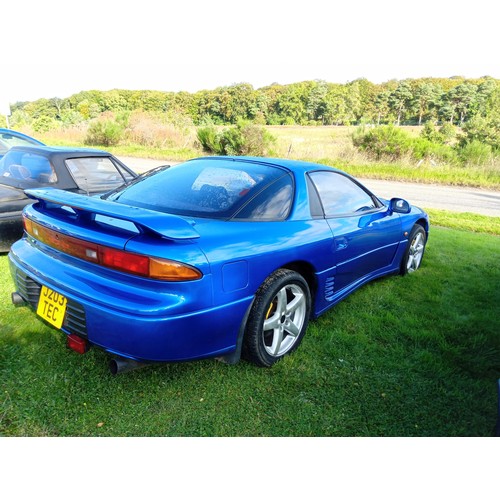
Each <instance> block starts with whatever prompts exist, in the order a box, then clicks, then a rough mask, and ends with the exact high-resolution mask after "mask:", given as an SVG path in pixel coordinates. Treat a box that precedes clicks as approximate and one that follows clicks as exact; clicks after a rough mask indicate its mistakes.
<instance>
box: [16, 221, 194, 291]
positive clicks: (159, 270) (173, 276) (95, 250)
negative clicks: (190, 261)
mask: <svg viewBox="0 0 500 500" xmlns="http://www.w3.org/2000/svg"><path fill="white" fill-rule="evenodd" d="M23 221H24V229H25V231H26V232H27V233H28V234H30V235H31V236H33V238H35V239H37V240H38V241H41V242H42V243H45V244H46V245H48V246H50V247H52V248H55V249H56V250H60V251H61V252H63V253H66V254H68V255H72V256H73V257H78V258H80V259H83V260H86V261H88V262H94V263H96V264H100V265H101V266H104V267H108V268H110V269H115V270H117V271H123V272H126V273H131V274H136V275H138V276H144V277H147V278H153V279H157V280H163V281H193V280H197V279H200V278H201V277H202V273H201V271H199V270H198V269H196V268H195V267H192V266H189V265H187V264H183V263H181V262H177V261H174V260H168V259H160V258H157V257H148V256H146V255H140V254H136V253H131V252H126V251H123V250H117V249H116V248H111V247H107V246H104V245H98V244H97V243H91V242H90V241H85V240H81V239H79V238H74V237H73V236H68V235H65V234H62V233H60V232H59V231H55V230H53V229H49V228H47V227H45V226H42V225H40V224H38V223H37V222H35V221H33V220H31V219H28V218H27V217H23Z"/></svg>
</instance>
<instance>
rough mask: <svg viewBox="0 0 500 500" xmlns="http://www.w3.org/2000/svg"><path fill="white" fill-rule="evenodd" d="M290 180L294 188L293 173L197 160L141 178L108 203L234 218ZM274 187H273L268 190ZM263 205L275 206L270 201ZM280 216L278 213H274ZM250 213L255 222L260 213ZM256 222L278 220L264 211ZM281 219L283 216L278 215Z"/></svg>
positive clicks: (112, 194)
mask: <svg viewBox="0 0 500 500" xmlns="http://www.w3.org/2000/svg"><path fill="white" fill-rule="evenodd" d="M282 178H286V179H287V185H289V186H291V180H290V176H289V174H288V173H287V172H286V171H284V170H282V169H281V168H278V167H272V166H266V165H259V164H257V163H251V164H250V163H244V162H235V161H231V160H223V159H222V160H217V161H216V160H204V159H200V160H192V161H189V162H187V163H183V164H180V165H176V166H174V167H171V168H169V169H168V170H164V171H162V172H159V173H157V174H154V175H152V176H150V177H146V178H140V179H137V180H136V181H134V182H133V183H132V184H131V185H129V186H127V187H124V188H123V189H120V190H118V191H115V192H113V193H110V194H109V196H107V198H108V199H110V200H114V201H118V202H119V203H124V204H127V205H132V206H137V207H141V208H147V209H150V210H156V211H160V212H166V213H171V214H176V215H185V216H191V217H210V218H224V219H226V218H231V217H234V216H237V213H238V212H240V211H242V212H245V210H244V209H245V207H246V206H247V205H248V204H249V203H250V202H251V201H253V200H254V199H255V200H257V199H259V198H263V197H264V198H265V197H266V194H264V193H269V195H268V196H269V197H271V196H272V197H274V196H275V195H276V192H275V190H274V189H271V186H274V185H276V186H278V185H280V188H281V182H277V181H278V180H280V179H282ZM268 188H269V189H268ZM291 191H292V190H291V189H288V200H286V201H285V203H286V207H287V208H286V209H285V210H283V209H281V210H280V211H279V213H280V214H285V215H286V214H287V213H288V208H289V206H290V204H291V202H290V199H291ZM260 205H261V206H271V205H270V204H269V203H267V204H266V202H265V201H261V202H260ZM274 211H275V212H276V213H278V211H277V210H276V209H274ZM246 212H248V214H249V215H246V214H245V218H252V217H253V215H252V214H253V213H257V212H255V211H253V212H249V211H248V210H247V211H246ZM256 217H257V218H260V219H269V218H273V214H271V213H270V209H268V210H267V213H266V214H262V210H261V211H260V212H258V216H257V215H256ZM278 217H280V216H278Z"/></svg>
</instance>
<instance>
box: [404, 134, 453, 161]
mask: <svg viewBox="0 0 500 500" xmlns="http://www.w3.org/2000/svg"><path fill="white" fill-rule="evenodd" d="M411 149H412V154H413V157H414V158H415V159H417V160H429V161H433V160H436V161H441V162H446V163H454V162H455V161H456V153H455V150H454V149H453V148H452V147H451V146H448V145H447V144H443V143H442V142H433V141H430V140H429V139H426V138H424V137H415V138H414V139H412V143H411Z"/></svg>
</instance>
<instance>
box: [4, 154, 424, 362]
mask: <svg viewBox="0 0 500 500" xmlns="http://www.w3.org/2000/svg"><path fill="white" fill-rule="evenodd" d="M197 161H206V162H218V163H217V164H218V165H225V164H228V163H229V162H244V163H245V164H247V165H251V164H252V163H258V164H259V165H262V164H263V165H266V164H270V165H272V164H274V165H278V166H279V167H280V168H282V169H284V170H286V171H288V172H289V173H290V174H291V175H292V176H293V179H294V194H293V197H294V198H293V204H292V208H291V211H290V213H289V214H288V217H287V218H286V220H279V221H248V220H221V219H213V218H201V217H199V218H186V217H181V216H176V215H171V214H165V213H157V212H154V211H151V210H146V209H141V208H136V207H129V206H126V205H121V204H119V203H115V202H112V201H109V200H101V199H96V198H84V197H82V196H80V195H75V194H72V193H67V192H63V191H58V190H52V191H50V190H46V191H33V192H28V194H29V195H30V196H31V197H33V198H35V199H38V200H39V201H38V203H35V204H33V205H30V206H28V207H27V208H26V209H25V214H26V215H27V216H28V217H30V218H31V219H33V220H35V221H37V222H38V223H39V224H41V225H44V226H47V227H49V228H52V229H55V230H57V231H59V232H61V233H63V234H69V235H72V236H75V237H77V238H80V239H84V240H86V241H91V242H95V243H99V244H102V245H106V246H109V247H112V248H117V249H125V250H127V251H130V252H134V253H138V254H144V255H149V256H154V257H160V258H167V259H173V260H176V261H179V262H185V263H188V264H190V265H192V266H194V267H196V268H197V269H199V270H200V271H201V272H202V274H203V277H202V278H201V279H199V280H195V281H188V282H165V281H157V280H153V279H148V278H143V277H138V276H134V275H130V274H125V273H123V272H119V271H115V270H112V269H107V268H104V267H101V266H98V265H96V264H93V263H90V262H85V261H82V260H80V259H77V258H75V257H72V256H69V255H66V254H64V253H62V252H60V251H58V250H55V249H53V248H49V247H48V246H46V245H44V244H42V243H40V242H39V241H36V240H35V239H33V238H32V237H30V236H27V235H26V234H25V236H24V237H23V239H22V240H20V241H18V242H17V243H15V244H14V245H13V246H12V248H11V251H10V254H9V260H10V266H11V272H12V276H13V278H14V282H15V283H16V289H17V291H18V292H20V293H21V294H24V295H25V299H26V300H28V301H30V302H31V303H32V305H34V306H35V305H36V297H35V298H33V297H31V298H30V297H27V296H26V294H27V293H28V292H26V290H27V289H30V290H33V289H34V290H35V294H36V288H37V286H38V287H39V285H45V286H47V287H49V288H51V289H53V290H55V291H56V292H58V293H60V294H63V295H64V296H65V297H67V298H68V300H69V301H70V302H71V303H72V304H73V303H74V304H76V305H77V306H78V308H79V309H78V310H82V311H84V313H82V314H84V323H85V332H84V335H85V336H86V338H87V339H88V341H89V342H90V343H92V344H95V345H97V346H99V347H101V348H103V349H105V350H107V351H108V352H111V353H114V354H117V355H120V356H123V357H129V358H133V359H136V360H139V361H183V360H192V359H200V358H207V357H220V356H229V358H231V354H232V353H233V354H234V353H236V358H238V354H239V353H238V349H237V348H238V345H239V343H241V342H240V341H241V335H242V332H243V330H244V325H245V320H246V316H247V314H248V311H249V309H250V308H251V306H252V303H253V300H254V297H255V294H256V291H257V290H258V288H259V287H260V286H261V284H262V283H263V282H264V281H265V280H266V278H267V277H269V276H270V275H271V274H272V273H273V272H274V271H276V270H277V269H280V268H289V269H293V270H295V271H297V272H299V273H301V274H302V275H303V276H304V278H305V279H306V281H307V282H308V284H309V287H310V289H311V294H312V297H313V307H312V312H311V314H312V316H313V317H317V316H319V315H320V314H322V313H324V312H325V311H327V310H328V309H329V308H330V307H332V306H333V305H334V304H336V303H337V302H339V301H340V300H342V299H343V298H344V297H345V296H347V295H348V294H349V293H351V292H352V291H354V290H355V289H357V288H358V287H360V286H361V285H362V284H364V283H366V282H368V281H370V280H373V279H375V278H378V277H381V276H384V275H387V274H391V273H397V272H398V271H399V269H400V264H401V261H402V258H403V255H404V252H405V250H406V247H407V244H408V235H409V234H410V232H411V230H412V228H413V226H414V225H415V224H416V223H420V224H421V225H422V226H423V227H424V229H425V230H426V232H428V230H429V223H428V218H427V215H426V214H425V212H423V211H422V210H420V209H419V208H416V207H411V211H410V212H409V213H407V214H402V213H395V212H394V211H393V210H392V209H391V208H390V203H389V202H388V201H386V200H381V199H379V198H377V199H376V200H377V204H378V206H377V207H376V208H375V209H372V210H370V211H369V212H368V213H355V214H348V215H345V216H341V217H333V218H325V217H318V216H311V207H310V202H311V200H310V198H311V191H310V186H309V184H308V182H309V181H308V175H309V173H310V172H315V171H329V172H331V171H332V170H333V171H336V172H339V171H337V170H335V169H332V168H330V167H326V166H324V165H318V164H311V163H305V162H297V161H291V160H277V159H263V158H245V157H236V158H226V157H224V158H213V157H212V158H205V159H203V160H197ZM184 165H185V166H184V167H183V168H189V162H186V163H185V164H184ZM343 175H347V174H343ZM347 177H349V176H347ZM349 178H350V177H349ZM351 179H352V178H351ZM355 182H356V181H355ZM357 184H358V185H359V183H357ZM363 189H364V190H365V191H366V192H367V193H369V191H368V190H366V189H365V188H363ZM370 195H371V193H370ZM372 196H373V195H372ZM374 198H375V197H374ZM60 205H68V206H72V207H76V208H75V210H77V211H81V212H82V213H85V214H87V213H90V212H92V213H93V214H101V215H103V216H106V217H110V216H111V217H113V216H114V217H116V218H118V219H120V220H125V221H131V222H133V223H134V224H135V225H136V226H137V227H138V228H139V230H138V231H137V233H135V234H133V235H131V234H130V233H129V232H127V231H125V230H123V229H120V228H119V227H115V226H108V225H106V224H95V222H92V221H91V218H90V219H89V218H85V217H81V218H80V219H78V221H77V222H75V219H74V218H71V217H67V213H64V211H61V210H58V208H57V207H59V206H60ZM155 214H156V218H155ZM169 228H170V229H169ZM28 285H29V286H31V287H32V288H29V286H28ZM62 329H63V331H65V332H66V333H72V326H71V325H69V324H64V325H63V328H62ZM233 360H234V356H233Z"/></svg>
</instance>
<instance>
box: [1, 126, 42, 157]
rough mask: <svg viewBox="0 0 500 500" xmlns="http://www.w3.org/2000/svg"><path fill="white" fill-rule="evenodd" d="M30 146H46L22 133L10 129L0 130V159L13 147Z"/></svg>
mask: <svg viewBox="0 0 500 500" xmlns="http://www.w3.org/2000/svg"><path fill="white" fill-rule="evenodd" d="M4 136H5V137H4ZM30 145H32V146H45V144H44V143H43V142H41V141H39V140H38V139H35V138H34V137H31V136H29V135H26V134H23V133H22V132H18V131H17V130H11V129H10V128H0V158H2V157H3V156H4V155H5V153H6V152H7V151H8V150H9V149H10V148H11V147H13V146H30Z"/></svg>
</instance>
